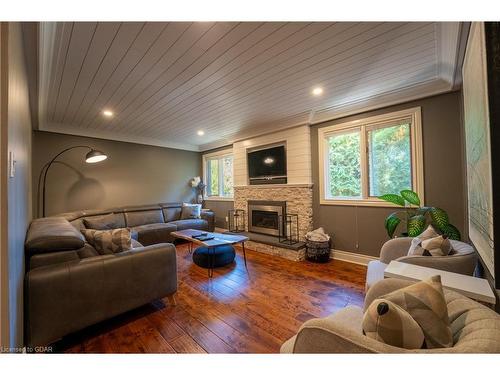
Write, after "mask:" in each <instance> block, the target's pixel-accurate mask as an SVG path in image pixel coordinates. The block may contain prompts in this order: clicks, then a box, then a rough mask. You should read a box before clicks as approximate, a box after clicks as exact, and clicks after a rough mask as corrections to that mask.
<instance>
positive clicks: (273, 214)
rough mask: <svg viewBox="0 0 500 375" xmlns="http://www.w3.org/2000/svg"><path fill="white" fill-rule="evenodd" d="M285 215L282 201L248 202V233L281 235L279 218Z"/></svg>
mask: <svg viewBox="0 0 500 375" xmlns="http://www.w3.org/2000/svg"><path fill="white" fill-rule="evenodd" d="M282 215H286V202H283V201H248V231H249V232H254V233H262V234H268V235H271V236H276V237H278V236H280V235H283V228H282V227H281V226H282V224H281V222H282V221H281V220H280V218H279V217H280V216H282Z"/></svg>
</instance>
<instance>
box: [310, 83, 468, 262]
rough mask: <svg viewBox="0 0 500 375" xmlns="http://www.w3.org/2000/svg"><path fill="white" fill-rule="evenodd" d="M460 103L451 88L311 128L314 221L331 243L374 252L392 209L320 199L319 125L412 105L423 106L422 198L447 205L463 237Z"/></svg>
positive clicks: (378, 245) (345, 247) (338, 246)
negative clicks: (328, 202) (331, 203)
mask: <svg viewBox="0 0 500 375" xmlns="http://www.w3.org/2000/svg"><path fill="white" fill-rule="evenodd" d="M460 103H461V102H460V93H459V92H453V93H448V94H444V95H439V96H434V97H430V98H426V99H421V100H416V101H413V102H409V103H405V104H401V105H397V106H392V107H388V108H385V109H381V110H377V111H371V112H367V113H364V114H359V115H355V116H349V117H347V118H343V119H337V120H334V121H330V122H326V123H323V124H318V125H315V126H313V127H312V128H311V143H312V153H313V154H312V172H313V183H314V196H313V210H314V211H313V212H314V214H313V217H314V227H319V226H322V227H324V228H325V230H326V231H327V232H328V233H331V234H332V235H333V248H335V249H337V250H344V251H351V252H355V253H360V254H365V255H371V256H378V255H379V252H380V248H381V246H382V244H383V243H384V242H385V241H387V239H388V237H387V234H386V232H385V229H384V219H385V217H386V216H387V215H388V214H389V213H391V212H392V211H394V209H392V208H383V207H352V206H327V205H320V204H319V177H318V174H319V164H318V132H317V130H318V128H320V127H324V126H330V125H333V124H336V123H340V122H345V121H351V120H355V119H358V118H363V117H367V116H373V115H378V114H382V113H387V112H392V111H397V110H401V109H404V108H411V107H415V106H420V107H421V108H422V128H423V149H424V150H423V153H424V180H425V181H424V185H425V200H426V201H425V204H426V205H430V206H437V207H441V208H443V209H445V210H446V211H447V212H448V214H449V216H450V220H451V222H452V223H453V224H454V225H456V226H457V227H458V229H459V230H460V231H461V232H462V236H463V238H467V233H466V225H465V220H466V218H465V216H466V215H465V212H466V211H465V202H466V197H465V177H464V166H463V138H462V130H461V129H462V121H461V107H460V106H461V104H460Z"/></svg>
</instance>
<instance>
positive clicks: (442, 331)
mask: <svg viewBox="0 0 500 375" xmlns="http://www.w3.org/2000/svg"><path fill="white" fill-rule="evenodd" d="M381 298H384V299H386V300H388V301H390V302H393V303H395V304H397V305H399V306H400V307H401V308H402V309H404V310H405V311H407V312H408V313H409V314H410V315H411V316H412V317H413V319H415V321H416V322H417V323H418V325H419V326H420V328H422V332H423V333H424V337H425V346H426V347H427V348H429V349H432V348H449V347H451V346H452V345H453V337H452V334H451V328H450V322H449V318H448V308H447V306H446V300H445V299H444V294H443V287H442V285H441V276H439V275H436V276H433V277H431V278H430V279H428V280H423V281H420V282H418V283H415V284H412V285H410V286H407V287H406V288H403V289H399V290H396V291H394V292H392V293H389V294H387V295H385V296H382V297H381Z"/></svg>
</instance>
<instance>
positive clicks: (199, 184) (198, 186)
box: [190, 176, 207, 204]
mask: <svg viewBox="0 0 500 375" xmlns="http://www.w3.org/2000/svg"><path fill="white" fill-rule="evenodd" d="M190 182H191V187H193V188H194V189H195V190H196V202H197V203H199V204H202V203H203V193H204V190H205V187H206V186H207V185H205V184H204V183H203V181H202V180H201V177H200V176H196V177H193V178H192V179H191V181H190Z"/></svg>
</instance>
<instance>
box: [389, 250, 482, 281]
mask: <svg viewBox="0 0 500 375" xmlns="http://www.w3.org/2000/svg"><path fill="white" fill-rule="evenodd" d="M396 260H397V261H398V262H403V263H409V264H414V265H417V266H422V267H429V268H435V269H438V270H442V271H448V272H455V273H460V274H463V275H469V276H471V275H473V274H474V270H475V268H476V260H477V257H476V254H475V253H469V254H457V255H446V256H419V255H412V256H403V257H401V258H398V259H396Z"/></svg>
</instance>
